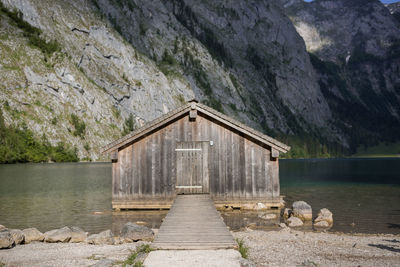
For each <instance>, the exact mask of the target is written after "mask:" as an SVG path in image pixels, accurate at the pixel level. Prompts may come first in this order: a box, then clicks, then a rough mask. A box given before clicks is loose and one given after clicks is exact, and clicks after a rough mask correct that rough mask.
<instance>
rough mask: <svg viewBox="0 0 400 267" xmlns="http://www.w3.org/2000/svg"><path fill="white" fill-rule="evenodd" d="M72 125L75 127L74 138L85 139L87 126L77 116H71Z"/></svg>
mask: <svg viewBox="0 0 400 267" xmlns="http://www.w3.org/2000/svg"><path fill="white" fill-rule="evenodd" d="M71 124H72V125H73V126H74V128H75V130H74V132H73V133H72V134H73V135H74V136H79V137H80V138H84V137H85V133H86V124H85V122H84V121H82V120H81V119H80V118H79V117H78V116H77V115H75V114H71Z"/></svg>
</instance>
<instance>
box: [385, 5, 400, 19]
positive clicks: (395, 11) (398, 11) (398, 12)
mask: <svg viewBox="0 0 400 267" xmlns="http://www.w3.org/2000/svg"><path fill="white" fill-rule="evenodd" d="M386 7H387V8H388V9H389V12H390V14H392V15H393V17H394V18H395V19H396V20H397V21H398V22H399V23H400V2H397V3H392V4H388V5H386Z"/></svg>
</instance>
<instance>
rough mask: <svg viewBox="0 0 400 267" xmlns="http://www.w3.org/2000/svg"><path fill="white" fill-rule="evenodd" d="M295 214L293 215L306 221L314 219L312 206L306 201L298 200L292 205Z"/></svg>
mask: <svg viewBox="0 0 400 267" xmlns="http://www.w3.org/2000/svg"><path fill="white" fill-rule="evenodd" d="M292 209H293V214H292V216H294V217H297V218H300V219H301V220H302V221H303V222H304V221H312V209H311V206H310V205H308V204H307V202H304V201H296V202H294V203H293V205H292Z"/></svg>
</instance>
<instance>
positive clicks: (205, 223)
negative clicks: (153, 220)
mask: <svg viewBox="0 0 400 267" xmlns="http://www.w3.org/2000/svg"><path fill="white" fill-rule="evenodd" d="M153 246H154V247H156V248H160V249H224V248H234V247H236V246H237V244H236V242H235V240H234V239H233V237H232V235H231V233H230V232H229V230H228V228H227V226H226V225H225V223H224V222H223V220H222V217H221V215H220V214H219V213H218V211H217V210H216V208H215V205H214V202H213V201H212V200H211V198H210V196H209V195H207V194H201V195H178V196H177V197H176V199H175V201H174V203H173V205H172V207H171V209H170V211H169V212H168V214H167V216H166V217H165V219H164V221H163V223H162V224H161V227H160V230H159V232H158V234H157V236H156V238H155V240H154V242H153Z"/></svg>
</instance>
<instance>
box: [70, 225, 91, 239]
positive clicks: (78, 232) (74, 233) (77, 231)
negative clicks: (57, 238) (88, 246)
mask: <svg viewBox="0 0 400 267" xmlns="http://www.w3.org/2000/svg"><path fill="white" fill-rule="evenodd" d="M86 238H87V232H85V231H83V230H82V229H81V228H79V227H77V226H72V227H71V240H69V242H70V243H80V242H84V241H85V240H86Z"/></svg>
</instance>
